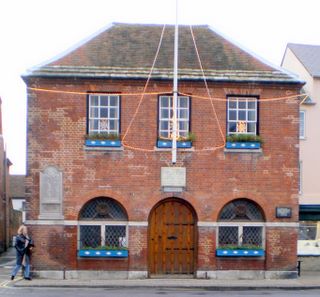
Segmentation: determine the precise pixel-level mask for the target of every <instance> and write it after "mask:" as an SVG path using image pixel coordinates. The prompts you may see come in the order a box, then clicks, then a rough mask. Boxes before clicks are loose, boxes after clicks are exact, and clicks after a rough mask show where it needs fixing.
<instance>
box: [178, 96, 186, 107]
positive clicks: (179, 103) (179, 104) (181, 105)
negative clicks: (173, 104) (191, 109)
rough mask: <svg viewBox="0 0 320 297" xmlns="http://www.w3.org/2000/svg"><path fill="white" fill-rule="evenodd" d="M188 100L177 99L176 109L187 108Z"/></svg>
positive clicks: (184, 98)
mask: <svg viewBox="0 0 320 297" xmlns="http://www.w3.org/2000/svg"><path fill="white" fill-rule="evenodd" d="M188 102H189V98H188V97H179V98H178V107H188Z"/></svg>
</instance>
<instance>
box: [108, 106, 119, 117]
mask: <svg viewBox="0 0 320 297" xmlns="http://www.w3.org/2000/svg"><path fill="white" fill-rule="evenodd" d="M109 117H110V118H111V119H117V118H118V109H117V108H110V115H109Z"/></svg>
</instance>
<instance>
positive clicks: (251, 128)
mask: <svg viewBox="0 0 320 297" xmlns="http://www.w3.org/2000/svg"><path fill="white" fill-rule="evenodd" d="M247 132H248V133H251V134H256V123H248V124H247Z"/></svg>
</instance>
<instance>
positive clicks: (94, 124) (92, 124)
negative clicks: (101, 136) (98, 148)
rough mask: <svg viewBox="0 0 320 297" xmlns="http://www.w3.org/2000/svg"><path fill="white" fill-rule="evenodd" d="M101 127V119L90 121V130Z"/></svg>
mask: <svg viewBox="0 0 320 297" xmlns="http://www.w3.org/2000/svg"><path fill="white" fill-rule="evenodd" d="M98 129H99V120H90V122H89V131H92V130H98Z"/></svg>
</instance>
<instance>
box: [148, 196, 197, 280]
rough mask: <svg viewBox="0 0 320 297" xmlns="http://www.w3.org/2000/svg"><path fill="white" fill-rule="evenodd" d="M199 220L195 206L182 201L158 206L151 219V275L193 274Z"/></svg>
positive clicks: (149, 247) (173, 201)
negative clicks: (197, 219)
mask: <svg viewBox="0 0 320 297" xmlns="http://www.w3.org/2000/svg"><path fill="white" fill-rule="evenodd" d="M196 231H197V230H196V218H195V213H194V211H193V209H192V208H191V206H190V205H189V204H187V203H186V202H184V201H183V200H179V199H168V200H164V201H163V202H161V203H160V204H159V205H157V206H156V207H155V208H154V209H153V210H152V213H151V215H150V219H149V240H148V241H149V242H148V244H149V245H148V250H149V258H148V260H149V273H150V276H153V275H170V274H172V275H174V274H175V275H176V274H184V275H192V274H194V270H195V259H196Z"/></svg>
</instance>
